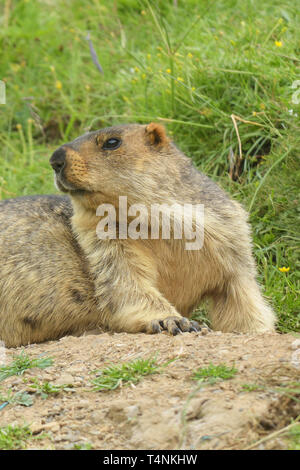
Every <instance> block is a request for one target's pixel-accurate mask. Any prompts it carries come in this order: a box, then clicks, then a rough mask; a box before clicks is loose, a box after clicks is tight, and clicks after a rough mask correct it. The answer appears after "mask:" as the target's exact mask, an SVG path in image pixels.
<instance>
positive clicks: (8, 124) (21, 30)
mask: <svg viewBox="0 0 300 470" xmlns="http://www.w3.org/2000/svg"><path fill="white" fill-rule="evenodd" d="M5 5H6V8H5ZM257 12H259V14H257ZM299 18H300V16H299V9H298V6H297V3H296V2H282V1H281V0H265V1H264V2H260V1H259V0H253V1H252V2H244V1H243V0H226V1H225V0H220V1H219V2H213V1H209V2H204V1H202V2H200V1H198V0H186V1H185V2H182V1H178V8H175V7H174V3H173V1H172V0H163V1H162V0H160V1H153V2H152V1H151V2H148V1H147V0H141V1H139V0H118V1H117V2H113V5H112V2H110V1H108V0H101V1H100V0H87V1H86V2H84V4H83V3H82V1H81V0H73V1H72V3H71V4H70V3H68V4H66V3H65V2H64V1H62V0H57V1H55V8H53V2H38V3H37V2H29V1H25V0H20V1H18V2H17V1H14V0H12V1H11V2H8V1H7V0H5V1H4V2H2V4H1V6H0V26H1V28H0V50H1V63H0V79H2V80H5V82H6V92H7V104H6V105H0V143H1V147H0V148H1V158H0V198H8V197H15V196H21V195H26V194H36V193H51V192H54V191H55V190H54V188H53V176H52V172H51V169H50V167H49V163H48V160H49V157H50V155H51V153H52V152H53V150H54V149H55V148H56V147H57V146H59V145H61V144H62V143H63V142H67V141H69V140H71V139H74V138H75V137H77V136H78V135H80V134H82V133H84V132H86V131H87V130H95V129H97V128H100V127H103V126H109V125H114V124H116V123H126V122H140V123H146V122H149V121H151V120H157V121H160V122H162V123H164V124H165V125H166V127H167V129H168V132H169V134H170V135H171V136H172V137H173V138H174V140H175V142H176V143H177V144H178V146H179V147H180V148H181V149H182V150H183V151H184V152H185V153H186V154H188V155H189V156H191V158H192V159H193V161H194V162H195V164H196V165H197V167H198V168H199V169H200V170H202V171H204V172H205V173H207V174H208V175H209V176H210V177H212V178H213V179H214V180H216V181H217V182H218V183H219V184H220V185H221V186H223V188H224V189H225V190H227V191H228V192H230V193H231V195H232V197H233V198H235V199H237V200H239V201H240V202H242V204H243V205H244V207H245V208H246V209H250V222H251V224H252V228H253V239H254V252H255V256H256V259H257V261H258V268H259V280H260V282H261V283H262V285H263V286H264V294H265V295H266V296H267V297H268V298H269V300H270V302H271V303H272V305H273V307H274V309H275V310H276V312H277V314H278V330H279V331H281V332H288V331H300V295H299V293H300V274H299V272H300V270H299V267H300V261H299V259H300V257H299V239H300V237H299V226H300V224H299V222H300V220H299V219H300V212H299V186H300V168H299V144H300V132H299V130H300V129H299V116H300V105H299V104H296V103H293V101H292V97H293V93H295V91H296V92H297V90H295V89H293V88H292V84H293V82H294V81H295V80H299V70H300V59H299V52H300V50H299V41H298V39H297V38H298V31H299V28H300V24H299V23H300V21H299ZM87 31H89V32H90V36H91V40H92V42H93V46H94V48H95V50H96V51H97V53H98V57H99V61H100V63H101V65H102V67H103V70H104V74H100V73H99V71H98V70H97V68H96V67H95V66H94V64H93V62H92V60H91V56H90V51H89V45H88V42H87V41H86V39H85V38H86V35H87ZM232 114H234V115H235V116H238V117H239V118H241V119H242V120H238V119H236V123H237V126H238V134H239V137H240V141H241V148H242V161H241V164H240V170H239V177H238V178H237V179H236V180H235V181H233V180H232V179H231V178H230V177H229V167H230V165H229V159H232V160H233V162H235V163H236V162H237V160H238V156H239V145H238V136H237V133H236V129H235V127H234V123H233V120H232V118H231V115H232ZM297 114H298V116H297ZM236 166H237V165H235V168H236ZM282 267H289V268H290V270H289V271H288V272H286V273H283V272H280V270H279V268H282Z"/></svg>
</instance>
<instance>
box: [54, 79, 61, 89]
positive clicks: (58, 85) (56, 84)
mask: <svg viewBox="0 0 300 470" xmlns="http://www.w3.org/2000/svg"><path fill="white" fill-rule="evenodd" d="M55 88H57V89H58V90H61V89H62V83H61V81H60V80H56V82H55Z"/></svg>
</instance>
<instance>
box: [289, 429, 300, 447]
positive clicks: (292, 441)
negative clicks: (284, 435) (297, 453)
mask: <svg viewBox="0 0 300 470" xmlns="http://www.w3.org/2000/svg"><path fill="white" fill-rule="evenodd" d="M288 437H289V449H290V450H300V424H297V425H296V426H294V427H292V428H291V429H290V431H289V434H288Z"/></svg>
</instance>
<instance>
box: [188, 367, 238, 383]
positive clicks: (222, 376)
mask: <svg viewBox="0 0 300 470" xmlns="http://www.w3.org/2000/svg"><path fill="white" fill-rule="evenodd" d="M237 372H238V370H237V369H236V368H235V367H229V366H226V364H219V365H214V364H210V365H209V366H208V367H202V368H199V369H198V370H197V371H195V372H194V373H193V375H192V379H193V380H197V381H199V380H200V381H205V382H208V383H210V384H213V383H215V382H218V381H220V380H228V379H232V378H233V377H234V376H235V375H236V373H237Z"/></svg>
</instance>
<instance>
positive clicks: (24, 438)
mask: <svg viewBox="0 0 300 470" xmlns="http://www.w3.org/2000/svg"><path fill="white" fill-rule="evenodd" d="M31 438H32V433H31V431H30V429H29V427H28V426H11V425H9V426H5V427H0V450H20V449H25V448H26V444H27V442H28V440H29V439H31Z"/></svg>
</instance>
